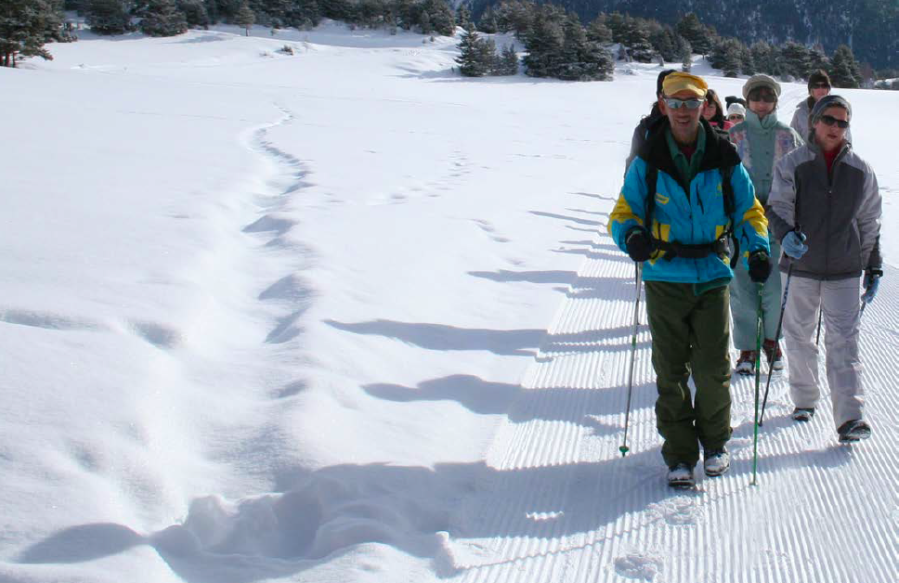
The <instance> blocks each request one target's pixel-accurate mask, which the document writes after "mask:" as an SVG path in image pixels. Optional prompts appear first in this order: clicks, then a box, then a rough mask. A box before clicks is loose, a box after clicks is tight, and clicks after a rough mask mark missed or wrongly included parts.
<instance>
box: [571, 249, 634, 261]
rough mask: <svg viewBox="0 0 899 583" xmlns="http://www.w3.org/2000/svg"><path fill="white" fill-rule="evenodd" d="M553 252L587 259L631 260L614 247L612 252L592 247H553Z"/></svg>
mask: <svg viewBox="0 0 899 583" xmlns="http://www.w3.org/2000/svg"><path fill="white" fill-rule="evenodd" d="M553 253H562V254H566V255H583V256H584V257H586V258H587V259H594V260H599V259H603V260H605V261H614V262H618V263H622V262H632V260H631V258H630V257H628V256H627V255H625V254H624V253H622V252H621V251H620V250H619V249H617V248H616V249H615V252H614V253H606V252H604V251H596V250H594V249H553Z"/></svg>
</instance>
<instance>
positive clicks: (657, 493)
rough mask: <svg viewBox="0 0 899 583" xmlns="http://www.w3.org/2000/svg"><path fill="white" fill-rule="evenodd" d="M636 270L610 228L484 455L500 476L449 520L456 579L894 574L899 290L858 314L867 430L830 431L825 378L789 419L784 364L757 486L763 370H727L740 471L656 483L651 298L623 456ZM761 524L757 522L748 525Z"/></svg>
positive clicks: (749, 581) (659, 467)
mask: <svg viewBox="0 0 899 583" xmlns="http://www.w3.org/2000/svg"><path fill="white" fill-rule="evenodd" d="M892 275H893V274H892V273H890V272H889V271H888V273H887V277H888V278H890V277H891V276H892ZM634 276H635V272H634V265H633V263H632V262H631V261H630V260H628V259H627V258H626V256H625V255H624V254H622V253H621V252H620V251H619V250H618V249H617V248H616V247H615V246H614V244H613V243H612V241H611V238H610V237H609V236H608V235H606V234H605V233H604V232H602V233H600V234H599V235H598V236H597V238H596V239H595V241H594V243H593V246H592V249H591V250H590V253H589V254H588V258H587V259H586V260H585V262H584V264H583V266H582V268H581V269H580V271H579V273H578V279H577V281H576V282H575V283H574V284H573V285H572V286H571V287H570V289H569V290H568V293H567V298H566V299H565V300H564V302H563V304H562V306H561V308H560V309H559V312H558V314H557V316H556V318H555V321H554V323H553V325H552V326H551V328H550V329H549V333H548V335H547V338H546V339H545V341H544V343H543V344H542V346H541V350H540V353H539V355H538V357H537V358H536V361H535V362H534V363H533V364H532V365H531V366H530V368H529V369H528V371H527V373H526V375H525V377H524V379H523V381H522V389H523V396H522V397H521V399H520V400H519V401H518V403H517V405H516V406H515V409H514V410H513V411H512V412H511V414H510V415H509V418H510V420H514V421H509V422H507V423H506V424H505V425H504V426H503V428H502V429H501V431H500V433H499V435H498V438H497V440H496V441H495V443H494V445H493V447H492V449H491V451H490V455H489V456H488V460H487V463H488V466H490V467H491V468H492V469H493V470H495V472H496V474H495V475H496V476H497V479H495V480H490V483H489V484H484V485H483V490H484V491H481V492H478V494H476V495H474V496H471V497H470V498H469V499H468V502H467V503H465V504H463V506H462V508H461V509H460V513H459V515H458V516H457V520H456V521H457V525H458V529H457V530H456V531H455V536H454V537H453V538H452V539H451V541H450V543H449V546H450V551H451V555H452V557H453V561H454V565H453V567H454V569H455V573H456V574H457V575H458V577H459V579H460V580H461V581H464V582H465V583H515V582H527V583H540V582H547V583H548V582H553V583H561V582H576V583H581V582H588V581H589V582H612V581H618V582H621V581H629V580H637V581H654V582H659V581H666V582H682V583H701V582H707V583H720V582H734V583H744V582H745V583H768V582H771V583H773V582H791V583H800V582H801V583H824V582H833V583H838V582H840V583H848V582H855V581H858V582H860V583H861V582H872V581H879V582H884V583H886V582H888V581H894V580H895V578H896V574H897V573H899V543H897V533H899V509H897V499H899V497H897V492H899V486H897V484H899V460H897V457H896V455H895V451H896V449H895V444H896V443H897V438H899V435H897V422H896V419H897V418H896V415H895V412H896V411H897V409H899V392H897V390H896V387H895V382H893V379H892V377H893V376H894V375H893V373H892V371H893V370H894V363H895V356H894V355H896V354H897V351H899V329H896V327H895V326H894V325H893V324H890V323H889V322H890V319H889V318H887V316H888V315H887V314H886V313H885V312H884V311H883V310H886V309H887V308H888V307H889V306H891V305H895V302H896V301H897V300H896V298H894V297H891V296H894V295H896V293H897V292H896V291H895V289H896V288H895V287H886V288H883V294H884V295H883V296H882V297H879V298H877V299H878V300H879V301H875V302H874V303H873V304H872V305H871V306H870V307H869V308H868V310H867V312H866V313H865V315H864V318H863V323H862V358H863V362H864V365H865V367H866V368H865V383H866V386H867V390H868V405H867V406H868V418H869V420H870V422H871V424H872V426H873V428H874V436H873V438H872V439H870V440H869V441H867V442H864V443H861V444H858V445H853V446H840V445H838V444H837V440H836V432H835V429H834V425H833V418H832V416H831V413H830V410H829V409H830V401H829V395H828V394H827V388H826V386H825V387H824V388H823V392H824V394H823V395H822V402H821V404H822V407H820V408H819V415H818V416H817V417H816V418H815V419H814V420H813V421H812V422H811V423H808V424H797V423H795V422H793V421H792V420H790V418H789V412H790V411H791V410H792V405H791V404H790V399H789V394H788V387H787V383H786V376H784V377H783V378H778V377H775V378H774V379H772V386H771V394H770V397H769V403H768V410H767V412H766V418H767V422H766V423H764V426H763V427H762V428H761V429H760V436H759V461H758V484H757V485H755V486H753V485H751V481H752V453H753V447H752V445H753V440H752V437H753V412H754V378H747V377H738V376H734V378H733V381H732V394H733V419H732V425H733V427H734V435H733V438H732V440H731V442H730V444H729V447H730V450H731V452H732V456H733V463H732V468H731V471H730V472H729V473H728V474H726V475H725V476H723V477H720V478H715V479H709V478H705V477H701V478H699V480H698V483H697V487H696V489H695V491H690V492H679V491H672V490H670V489H669V488H668V487H667V486H666V485H665V483H664V472H665V468H664V466H663V463H662V459H661V455H660V445H661V438H660V437H659V436H658V434H657V432H656V429H655V415H654V411H653V404H654V400H655V386H654V375H653V373H652V366H651V362H650V337H649V332H648V329H647V326H646V317H645V311H644V310H643V309H642V303H641V312H642V314H641V318H640V321H641V326H640V329H639V336H638V343H637V350H636V358H637V360H636V367H635V377H634V392H633V402H632V407H631V417H630V430H629V435H628V445H629V447H630V453H629V454H628V455H627V456H626V457H624V458H622V456H621V454H620V453H619V446H620V445H621V439H622V428H623V424H624V412H625V406H626V392H627V391H626V386H627V376H628V366H629V358H630V346H631V334H632V330H633V321H632V318H633V313H634V310H633V301H634V297H635V287H634V284H635V281H634V279H635V278H634ZM823 361H824V359H823V340H822V357H821V362H822V363H823ZM788 366H789V365H788ZM822 366H823V365H822ZM787 368H788V367H787ZM763 378H764V377H763ZM821 378H822V379H826V376H825V374H824V371H823V369H822V371H821ZM825 382H826V381H825ZM697 475H698V476H700V475H701V471H699V469H698V471H697ZM731 525H737V526H736V527H733V526H731ZM740 525H743V526H742V527H741V526H740ZM759 532H764V533H765V535H764V536H762V537H759V536H752V537H750V536H746V535H745V534H744V533H759Z"/></svg>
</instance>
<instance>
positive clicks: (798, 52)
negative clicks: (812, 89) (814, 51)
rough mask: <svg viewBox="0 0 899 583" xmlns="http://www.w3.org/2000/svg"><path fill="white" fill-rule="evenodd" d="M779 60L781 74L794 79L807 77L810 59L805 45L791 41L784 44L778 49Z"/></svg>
mask: <svg viewBox="0 0 899 583" xmlns="http://www.w3.org/2000/svg"><path fill="white" fill-rule="evenodd" d="M780 59H781V63H782V66H781V69H782V71H783V73H785V74H787V75H792V76H793V77H794V78H796V79H805V78H807V77H808V74H809V67H810V63H811V58H810V56H809V50H808V49H807V48H806V47H805V45H801V44H799V43H795V42H792V41H789V42H786V43H784V44H783V46H782V47H780Z"/></svg>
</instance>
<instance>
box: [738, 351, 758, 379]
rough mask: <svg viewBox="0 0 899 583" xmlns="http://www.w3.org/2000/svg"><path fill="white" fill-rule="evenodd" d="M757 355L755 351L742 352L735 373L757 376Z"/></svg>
mask: <svg viewBox="0 0 899 583" xmlns="http://www.w3.org/2000/svg"><path fill="white" fill-rule="evenodd" d="M757 355H758V352H756V351H755V350H741V351H740V358H738V359H737V366H735V367H734V372H736V373H737V374H745V375H751V374H755V359H756V356H757Z"/></svg>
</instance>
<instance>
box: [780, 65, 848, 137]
mask: <svg viewBox="0 0 899 583" xmlns="http://www.w3.org/2000/svg"><path fill="white" fill-rule="evenodd" d="M831 87H832V86H831V83H830V75H828V74H827V71H825V70H823V69H818V70H817V71H815V72H813V73H812V74H811V75H809V76H808V98H806V99H803V100H802V101H800V102H799V105H797V106H796V111H794V112H793V119H792V120H791V121H790V127H791V128H793V129H794V130H796V133H797V134H799V135H800V136H801V137H802V139H803V140H808V139H809V135H808V133H809V123H808V117H809V114H811V112H812V108H813V107H815V103H817V101H818V100H819V99H821V98H822V97H824V96H825V95H828V94H830V91H831ZM846 141H847V142H851V141H852V132H851V131H850V130H849V129H847V130H846Z"/></svg>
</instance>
